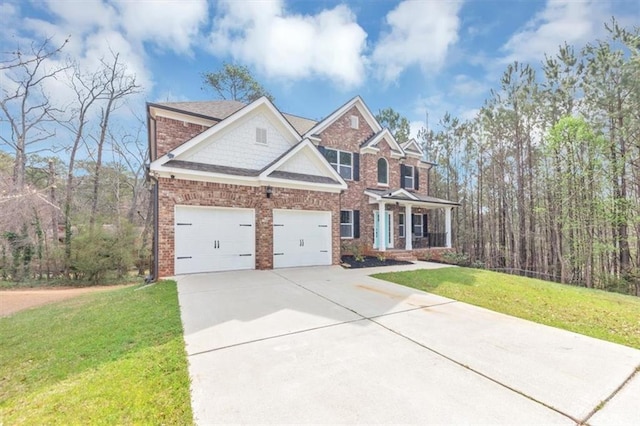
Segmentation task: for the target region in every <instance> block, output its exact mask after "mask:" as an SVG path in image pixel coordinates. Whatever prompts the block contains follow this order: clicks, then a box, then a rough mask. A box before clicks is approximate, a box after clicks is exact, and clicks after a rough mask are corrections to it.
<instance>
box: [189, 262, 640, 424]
mask: <svg viewBox="0 0 640 426" xmlns="http://www.w3.org/2000/svg"><path fill="white" fill-rule="evenodd" d="M441 266H442V265H435V264H428V263H425V262H420V263H419V264H416V265H411V266H408V267H402V269H416V268H419V267H420V268H427V267H441ZM395 269H398V268H395ZM378 270H384V271H388V270H390V268H382V269H378ZM376 271H377V270H376V269H362V270H345V269H342V268H340V267H315V268H295V269H280V270H274V271H243V272H223V273H215V274H201V275H191V276H181V277H178V291H179V299H180V307H181V312H182V322H183V325H184V329H185V342H186V348H187V353H188V356H189V372H190V375H191V378H192V406H193V411H194V417H195V419H196V421H197V423H198V424H211V423H297V424H300V423H421V424H427V423H430V424H433V423H440V424H442V423H445V424H452V423H456V424H458V423H465V424H480V423H484V424H487V423H488V424H516V423H517V424H523V423H524V424H526V423H528V424H576V423H588V424H592V425H607V424H612V425H613V424H617V425H620V424H640V405H638V401H639V400H640V373H636V369H638V368H639V367H640V351H638V350H635V349H631V348H628V347H625V346H621V345H616V344H613V343H608V342H605V341H601V340H597V339H593V338H589V337H585V336H581V335H578V334H574V333H571V332H567V331H563V330H559V329H555V328H551V327H547V326H544V325H540V324H535V323H532V322H529V321H524V320H521V319H517V318H513V317H510V316H507V315H502V314H499V313H495V312H492V311H488V310H486V309H482V308H478V307H474V306H471V305H467V304H465V303H461V302H456V301H453V300H450V299H446V298H443V297H440V296H436V295H432V294H428V293H424V292H421V291H418V290H414V289H410V288H407V287H403V286H399V285H396V284H392V283H388V282H385V281H381V280H377V279H374V278H371V277H369V276H367V275H368V274H372V273H375V272H376ZM598 408H600V409H599V410H598ZM594 413H595V414H594Z"/></svg>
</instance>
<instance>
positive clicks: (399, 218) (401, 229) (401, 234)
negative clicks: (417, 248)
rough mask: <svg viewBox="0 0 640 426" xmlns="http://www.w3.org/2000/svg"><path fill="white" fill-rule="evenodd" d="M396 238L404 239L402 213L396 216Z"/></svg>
mask: <svg viewBox="0 0 640 426" xmlns="http://www.w3.org/2000/svg"><path fill="white" fill-rule="evenodd" d="M398 236H399V237H400V238H404V213H399V214H398Z"/></svg>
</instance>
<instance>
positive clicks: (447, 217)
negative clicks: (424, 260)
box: [444, 207, 453, 248]
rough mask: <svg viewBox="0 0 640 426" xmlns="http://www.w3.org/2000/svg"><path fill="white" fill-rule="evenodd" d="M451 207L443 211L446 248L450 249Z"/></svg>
mask: <svg viewBox="0 0 640 426" xmlns="http://www.w3.org/2000/svg"><path fill="white" fill-rule="evenodd" d="M452 210H453V207H447V208H446V209H444V229H445V232H446V235H445V238H446V247H447V248H451V211H452Z"/></svg>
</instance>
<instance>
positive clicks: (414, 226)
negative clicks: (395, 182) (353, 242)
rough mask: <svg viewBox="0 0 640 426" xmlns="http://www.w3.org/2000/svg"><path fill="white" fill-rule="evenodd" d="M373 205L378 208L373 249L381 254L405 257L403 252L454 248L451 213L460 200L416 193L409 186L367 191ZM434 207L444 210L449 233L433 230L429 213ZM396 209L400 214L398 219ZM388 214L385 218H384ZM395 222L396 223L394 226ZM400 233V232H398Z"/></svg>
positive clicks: (417, 253) (445, 228) (375, 218)
mask: <svg viewBox="0 0 640 426" xmlns="http://www.w3.org/2000/svg"><path fill="white" fill-rule="evenodd" d="M365 195H367V196H368V197H369V204H372V205H374V206H376V207H377V208H375V209H374V221H373V228H374V237H373V245H372V248H373V250H374V251H375V252H377V253H386V255H392V256H393V257H397V258H401V257H402V254H403V253H405V254H406V255H410V254H411V256H414V257H422V256H420V254H421V252H423V251H424V252H425V253H427V252H428V251H430V250H433V249H443V248H444V249H450V248H451V247H452V229H451V213H452V210H453V208H455V207H457V206H459V203H456V202H453V201H448V200H443V199H440V198H435V197H429V196H425V195H420V194H415V193H412V192H409V191H407V190H405V189H397V190H386V191H385V190H379V189H369V190H366V191H365ZM434 209H442V210H443V211H444V219H445V223H444V225H445V226H444V230H445V232H430V230H429V223H428V214H426V212H428V211H430V210H434ZM394 212H395V214H396V215H398V218H397V220H394V217H393V215H394ZM382 217H384V218H385V220H380V218H382ZM394 224H396V225H395V226H394ZM396 232H397V234H398V235H395V234H396Z"/></svg>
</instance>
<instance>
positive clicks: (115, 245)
mask: <svg viewBox="0 0 640 426" xmlns="http://www.w3.org/2000/svg"><path fill="white" fill-rule="evenodd" d="M134 240H135V237H134V233H133V227H132V226H131V225H129V224H125V225H122V226H120V227H119V228H117V229H115V230H113V231H105V230H104V229H103V228H102V227H100V226H96V227H95V228H94V229H93V230H89V229H87V230H83V231H80V232H79V234H78V235H77V236H76V237H74V238H73V240H72V241H71V252H72V253H73V255H72V260H71V269H72V271H73V272H74V273H75V275H76V277H77V278H79V279H83V280H87V281H89V282H91V283H94V284H96V283H98V282H99V281H101V280H104V279H105V278H106V277H107V274H108V273H109V272H114V273H115V274H116V275H117V277H118V278H120V277H122V276H124V274H126V272H127V271H128V269H129V268H130V267H131V266H132V265H133V259H134V255H133V252H134Z"/></svg>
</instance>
